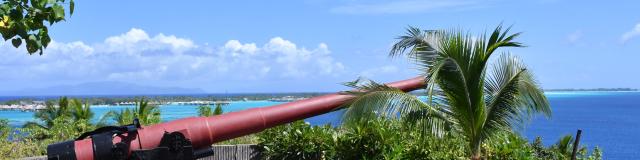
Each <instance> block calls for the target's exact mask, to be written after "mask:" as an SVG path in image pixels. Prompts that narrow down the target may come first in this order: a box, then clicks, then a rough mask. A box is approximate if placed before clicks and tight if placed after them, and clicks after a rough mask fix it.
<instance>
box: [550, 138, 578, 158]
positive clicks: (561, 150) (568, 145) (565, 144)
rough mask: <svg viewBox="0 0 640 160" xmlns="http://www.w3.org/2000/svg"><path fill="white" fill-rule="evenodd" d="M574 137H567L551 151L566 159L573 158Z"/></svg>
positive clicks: (552, 147)
mask: <svg viewBox="0 0 640 160" xmlns="http://www.w3.org/2000/svg"><path fill="white" fill-rule="evenodd" d="M573 142H574V139H573V136H571V135H565V136H563V137H562V138H560V139H559V140H558V142H556V144H554V145H553V146H551V149H552V150H553V151H555V152H556V153H558V154H560V155H561V156H564V158H566V159H569V158H570V157H571V152H573Z"/></svg>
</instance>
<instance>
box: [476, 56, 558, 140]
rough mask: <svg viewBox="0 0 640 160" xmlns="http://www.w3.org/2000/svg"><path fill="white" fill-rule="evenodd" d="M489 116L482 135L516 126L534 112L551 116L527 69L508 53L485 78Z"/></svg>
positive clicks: (540, 90) (543, 97) (544, 99)
mask: <svg viewBox="0 0 640 160" xmlns="http://www.w3.org/2000/svg"><path fill="white" fill-rule="evenodd" d="M485 88H486V92H487V94H486V95H487V103H488V104H487V108H488V110H489V111H488V116H487V119H486V122H485V128H486V129H485V130H484V131H485V133H484V135H485V136H488V135H491V134H492V133H491V132H495V131H498V130H508V129H509V128H510V127H514V126H519V125H521V124H523V123H524V122H525V121H527V120H528V119H529V118H530V117H531V116H532V115H533V114H535V113H543V114H545V115H547V116H550V115H551V109H550V106H549V102H548V101H547V99H546V97H545V96H544V92H543V91H542V89H540V87H538V85H537V83H536V82H535V80H534V79H533V76H532V75H531V74H530V73H529V72H528V70H527V69H526V67H525V66H524V65H523V64H522V63H521V62H520V61H519V60H518V59H517V58H516V57H513V56H511V55H509V54H503V55H502V56H501V57H500V59H499V60H498V61H497V62H496V65H494V67H493V71H492V74H491V75H490V76H489V77H487V80H486V83H485Z"/></svg>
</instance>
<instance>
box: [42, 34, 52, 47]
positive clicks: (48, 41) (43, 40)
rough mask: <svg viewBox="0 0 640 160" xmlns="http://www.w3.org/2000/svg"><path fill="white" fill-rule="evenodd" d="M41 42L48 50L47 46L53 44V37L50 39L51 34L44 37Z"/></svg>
mask: <svg viewBox="0 0 640 160" xmlns="http://www.w3.org/2000/svg"><path fill="white" fill-rule="evenodd" d="M40 41H41V43H42V46H44V47H45V48H47V46H49V43H50V42H51V37H49V34H45V35H42V37H41V38H40Z"/></svg>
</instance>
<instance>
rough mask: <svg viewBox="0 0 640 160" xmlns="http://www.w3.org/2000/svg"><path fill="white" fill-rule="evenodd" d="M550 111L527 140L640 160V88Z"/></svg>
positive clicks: (582, 96) (557, 100)
mask: <svg viewBox="0 0 640 160" xmlns="http://www.w3.org/2000/svg"><path fill="white" fill-rule="evenodd" d="M546 95H547V97H548V99H549V101H550V103H551V106H552V110H553V115H552V117H551V118H544V117H542V116H537V117H535V118H534V119H533V120H532V121H531V122H530V123H529V124H528V125H526V126H525V127H524V128H522V129H519V132H520V133H521V134H522V135H524V136H525V137H527V138H528V139H530V140H531V141H532V140H533V139H535V137H536V136H541V137H542V138H543V143H544V144H545V145H551V144H553V143H555V142H556V141H557V140H558V139H559V138H560V137H562V136H564V135H567V134H571V135H575V133H576V130H578V129H581V130H582V131H583V132H582V137H581V140H580V144H581V145H586V146H588V147H589V148H590V149H592V148H593V147H594V146H599V147H600V148H601V149H602V150H603V156H604V158H605V159H640V152H638V150H640V102H639V101H638V100H640V92H547V93H546ZM280 103H282V102H271V101H237V102H232V103H230V104H229V105H227V106H224V107H223V110H224V111H225V112H234V111H239V110H244V109H249V108H255V107H263V106H271V105H276V104H280ZM125 107H133V106H93V107H92V108H93V111H94V113H95V116H94V120H97V119H98V118H99V117H100V116H101V115H103V114H104V113H106V112H108V111H111V110H116V111H119V110H121V109H123V108H125ZM160 109H161V111H162V115H161V116H162V120H163V121H171V120H175V119H179V118H184V117H190V116H195V115H197V106H178V105H163V106H161V107H160ZM340 115H341V111H335V112H331V113H327V114H324V115H320V116H316V117H312V118H308V119H306V120H305V121H307V122H309V123H310V124H313V125H324V124H332V125H338V124H339V123H340ZM0 118H6V119H9V120H10V124H11V125H12V126H20V125H22V124H24V123H25V122H27V121H32V120H33V112H21V111H0Z"/></svg>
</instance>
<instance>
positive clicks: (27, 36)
mask: <svg viewBox="0 0 640 160" xmlns="http://www.w3.org/2000/svg"><path fill="white" fill-rule="evenodd" d="M66 5H68V10H69V15H72V14H73V10H74V7H75V3H74V1H73V0H69V1H66V2H65V0H3V1H2V2H0V34H1V35H2V38H3V39H4V40H5V41H8V40H11V43H12V44H13V46H14V47H16V48H18V47H20V46H21V45H22V44H23V42H26V48H27V52H28V53H29V54H33V53H35V52H38V51H40V54H41V55H42V51H43V50H44V48H46V47H47V45H49V43H50V42H51V38H50V37H49V29H48V27H51V26H52V25H53V24H55V23H58V22H60V21H64V20H65V9H64V6H66Z"/></svg>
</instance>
